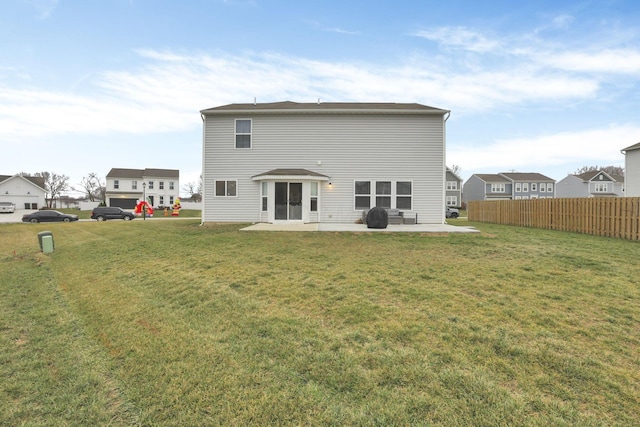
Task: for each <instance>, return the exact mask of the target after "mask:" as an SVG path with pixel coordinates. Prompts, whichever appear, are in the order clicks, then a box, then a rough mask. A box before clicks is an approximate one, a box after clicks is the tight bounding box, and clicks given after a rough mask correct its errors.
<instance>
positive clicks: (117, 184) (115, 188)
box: [113, 179, 120, 190]
mask: <svg viewBox="0 0 640 427" xmlns="http://www.w3.org/2000/svg"><path fill="white" fill-rule="evenodd" d="M119 188H120V181H118V180H117V179H114V180H113V189H114V190H117V189H119Z"/></svg>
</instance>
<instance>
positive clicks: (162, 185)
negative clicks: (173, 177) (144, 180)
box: [158, 181, 164, 190]
mask: <svg viewBox="0 0 640 427" xmlns="http://www.w3.org/2000/svg"><path fill="white" fill-rule="evenodd" d="M158 188H159V189H160V190H164V181H160V182H159V183H158Z"/></svg>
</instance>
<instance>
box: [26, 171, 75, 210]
mask: <svg viewBox="0 0 640 427" xmlns="http://www.w3.org/2000/svg"><path fill="white" fill-rule="evenodd" d="M32 176H39V177H42V178H44V191H45V200H46V203H47V207H49V208H51V207H53V202H54V200H55V199H56V198H58V197H60V195H61V194H62V192H63V191H67V190H69V177H68V176H66V175H63V174H58V173H55V172H46V171H45V172H36V173H34V174H33V175H32Z"/></svg>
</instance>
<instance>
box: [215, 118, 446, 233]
mask: <svg viewBox="0 0 640 427" xmlns="http://www.w3.org/2000/svg"><path fill="white" fill-rule="evenodd" d="M238 117H239V116H237V117H236V116H235V115H231V114H230V115H221V114H216V115H207V116H206V124H205V132H204V138H205V145H204V159H203V160H204V165H205V178H204V179H205V185H204V187H205V191H207V194H205V218H203V220H204V221H248V222H252V221H260V220H261V219H263V218H262V217H261V214H260V184H259V183H258V182H254V181H252V180H251V177H252V176H254V175H257V174H260V173H263V172H266V171H269V170H272V169H276V168H303V169H307V170H310V171H314V172H318V173H321V174H324V175H327V176H329V177H331V182H332V185H331V186H329V183H328V182H322V183H320V185H319V187H320V203H319V205H320V207H319V209H320V212H319V220H320V221H321V222H352V221H355V220H356V219H357V218H360V216H361V212H359V211H355V209H354V182H355V181H356V180H363V179H370V180H384V179H386V180H390V181H412V182H413V193H412V197H413V211H412V212H411V213H412V214H413V213H415V212H417V213H418V214H419V221H420V222H423V223H426V222H429V223H442V221H443V206H444V141H443V139H444V134H443V133H444V129H443V117H442V115H437V114H436V115H427V114H394V115H381V114H319V115H307V114H293V115H292V114H268V115H259V114H255V115H247V114H244V115H243V117H242V118H251V119H252V120H253V122H252V141H251V148H250V149H236V148H235V143H234V123H235V119H236V118H238ZM318 162H321V165H319V164H318ZM215 179H237V180H238V197H237V198H216V197H215V196H214V195H213V188H214V180H215Z"/></svg>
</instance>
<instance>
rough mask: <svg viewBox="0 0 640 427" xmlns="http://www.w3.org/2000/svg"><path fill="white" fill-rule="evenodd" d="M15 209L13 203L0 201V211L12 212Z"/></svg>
mask: <svg viewBox="0 0 640 427" xmlns="http://www.w3.org/2000/svg"><path fill="white" fill-rule="evenodd" d="M15 211H16V205H15V203H11V202H0V213H14V212H15Z"/></svg>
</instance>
